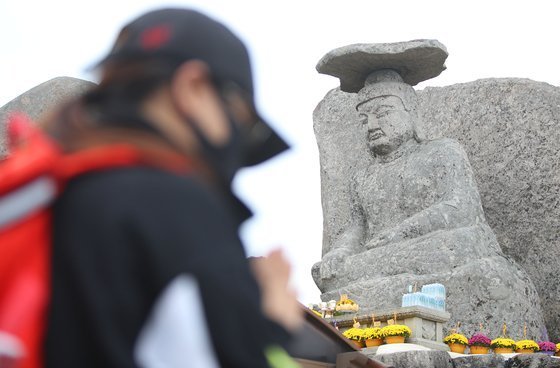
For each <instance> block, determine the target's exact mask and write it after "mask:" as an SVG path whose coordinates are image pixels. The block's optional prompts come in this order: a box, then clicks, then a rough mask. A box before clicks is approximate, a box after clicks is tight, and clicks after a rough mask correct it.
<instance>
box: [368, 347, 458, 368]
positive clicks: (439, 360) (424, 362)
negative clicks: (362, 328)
mask: <svg viewBox="0 0 560 368" xmlns="http://www.w3.org/2000/svg"><path fill="white" fill-rule="evenodd" d="M374 358H375V359H376V360H378V361H380V362H382V363H385V364H388V365H392V366H394V367H395V368H405V367H406V368H453V363H452V362H451V357H450V356H449V354H448V353H447V352H445V351H438V350H428V351H404V352H399V353H392V354H383V355H375V356H374Z"/></svg>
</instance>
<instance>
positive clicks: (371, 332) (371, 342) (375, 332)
mask: <svg viewBox="0 0 560 368" xmlns="http://www.w3.org/2000/svg"><path fill="white" fill-rule="evenodd" d="M364 338H365V340H366V347H368V348H369V347H372V346H379V345H381V344H382V343H383V334H381V329H380V328H379V327H369V328H366V329H364Z"/></svg>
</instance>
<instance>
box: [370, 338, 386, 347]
mask: <svg viewBox="0 0 560 368" xmlns="http://www.w3.org/2000/svg"><path fill="white" fill-rule="evenodd" d="M381 344H383V339H367V340H366V347H368V348H371V347H374V346H379V345H381Z"/></svg>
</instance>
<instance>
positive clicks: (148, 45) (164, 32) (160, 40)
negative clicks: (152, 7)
mask: <svg viewBox="0 0 560 368" xmlns="http://www.w3.org/2000/svg"><path fill="white" fill-rule="evenodd" d="M170 37H171V29H170V28H169V26H167V25H160V26H156V27H152V28H148V29H146V30H145V31H144V32H142V34H141V35H140V44H141V45H142V47H143V48H144V49H146V50H152V49H157V48H158V47H160V46H161V45H163V44H164V43H166V42H167V41H168V40H169V38H170Z"/></svg>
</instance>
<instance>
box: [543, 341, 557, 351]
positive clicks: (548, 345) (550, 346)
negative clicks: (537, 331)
mask: <svg viewBox="0 0 560 368" xmlns="http://www.w3.org/2000/svg"><path fill="white" fill-rule="evenodd" d="M539 350H540V351H556V344H554V343H553V342H550V341H539Z"/></svg>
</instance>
